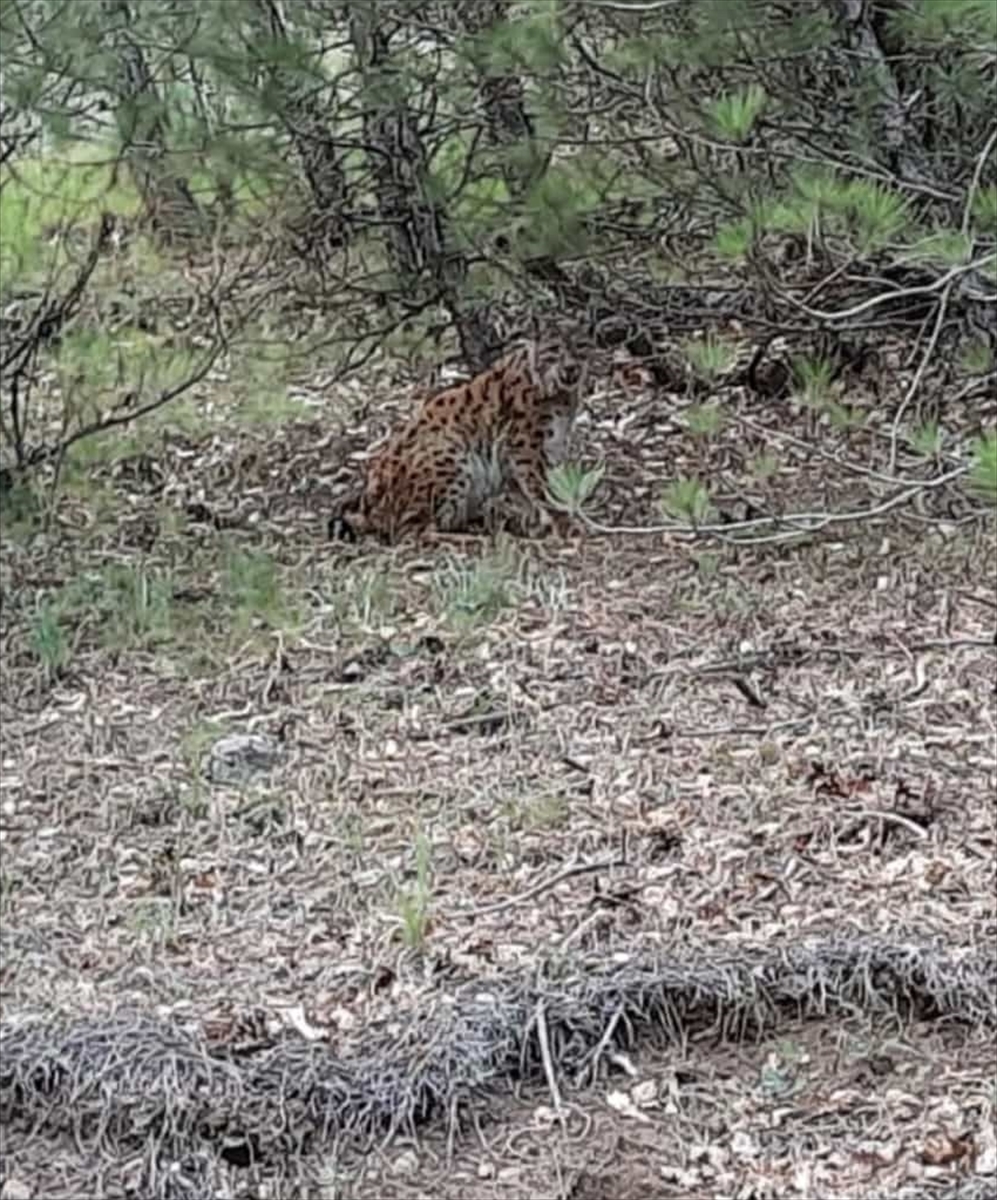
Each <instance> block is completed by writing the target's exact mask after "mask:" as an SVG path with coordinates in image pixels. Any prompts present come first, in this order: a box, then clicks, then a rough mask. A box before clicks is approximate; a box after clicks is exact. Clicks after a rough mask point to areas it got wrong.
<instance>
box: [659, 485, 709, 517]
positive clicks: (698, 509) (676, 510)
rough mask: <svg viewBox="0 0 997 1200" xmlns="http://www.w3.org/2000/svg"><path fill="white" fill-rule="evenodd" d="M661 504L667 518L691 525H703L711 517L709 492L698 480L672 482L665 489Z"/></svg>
mask: <svg viewBox="0 0 997 1200" xmlns="http://www.w3.org/2000/svg"><path fill="white" fill-rule="evenodd" d="M661 504H662V508H663V509H664V511H665V513H666V514H667V515H668V516H670V517H676V518H678V519H679V520H683V521H689V522H690V523H691V524H693V525H702V524H705V523H706V522H707V521H709V520H710V518H711V517H712V516H713V505H712V503H711V501H710V493H709V490H708V489H707V488H706V487H705V486H704V485H703V484H702V483H701V482H700V481H699V480H698V479H687V478H680V479H676V480H673V481H672V483H670V484H669V485H668V487H667V488H666V489H665V493H664V495H663V496H662V499H661Z"/></svg>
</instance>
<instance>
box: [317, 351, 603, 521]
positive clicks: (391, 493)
mask: <svg viewBox="0 0 997 1200" xmlns="http://www.w3.org/2000/svg"><path fill="white" fill-rule="evenodd" d="M587 379H588V372H587V369H586V366H585V364H584V362H583V361H581V360H580V359H579V357H578V356H576V355H575V354H574V352H573V351H572V350H571V349H569V347H568V346H567V344H566V343H565V342H564V341H562V340H560V339H558V340H551V341H538V340H533V341H528V342H523V343H520V344H518V345H517V346H515V347H514V348H513V349H511V350H509V351H508V352H506V353H505V354H503V355H502V357H501V358H499V359H498V360H497V361H496V362H494V363H493V364H492V365H491V366H490V367H489V368H488V369H487V370H486V371H483V372H482V373H481V374H480V375H476V376H475V377H474V378H473V379H471V380H469V381H468V382H466V383H461V384H457V385H455V386H454V387H449V388H447V389H446V390H444V391H442V392H438V393H436V394H435V395H433V396H430V397H428V398H427V399H426V400H424V401H423V402H422V404H421V405H420V407H419V409H418V411H417V412H416V413H415V414H414V415H413V416H412V417H410V418H409V419H408V420H407V421H404V422H403V423H402V424H400V425H399V426H398V427H397V428H396V429H395V430H394V431H393V432H391V433H390V434H389V436H388V437H387V439H386V440H385V441H384V442H383V443H382V444H381V445H380V446H379V447H377V448H376V449H375V450H374V451H373V453H372V454H371V457H370V458H369V459H368V460H367V463H366V464H365V471H364V478H363V483H362V486H361V487H360V489H359V492H358V493H357V495H355V496H354V497H353V498H352V501H348V502H347V504H346V505H345V506H344V508H343V510H342V512H341V514H340V517H339V518H338V520H336V519H334V524H335V525H336V526H338V529H339V531H340V533H342V534H345V535H346V536H351V535H357V534H365V533H372V534H375V535H376V536H378V537H380V538H381V539H382V540H386V541H395V540H397V539H398V538H399V537H401V536H402V535H404V534H405V533H407V532H410V531H414V530H424V531H432V530H435V531H438V532H441V533H456V532H463V531H466V530H467V528H468V527H469V526H470V525H472V524H474V523H475V522H476V521H479V520H481V519H484V520H485V521H486V522H489V523H491V522H493V521H494V520H495V518H496V516H497V511H498V503H499V501H500V500H502V499H504V498H506V497H508V496H509V495H510V493H511V494H512V496H513V497H514V498H515V500H516V502H517V506H518V507H519V509H520V511H522V508H523V506H524V505H525V508H526V514H527V517H528V518H532V519H534V520H536V521H538V522H539V523H540V524H541V525H543V526H549V524H550V523H551V522H550V517H549V514H548V513H547V512H546V509H545V506H544V497H545V494H546V483H547V472H548V470H549V469H550V468H551V467H552V466H555V465H557V464H558V463H559V462H562V461H563V459H564V458H565V456H566V454H567V451H568V449H569V446H570V441H571V434H572V430H573V427H574V423H575V418H576V416H577V414H578V408H579V405H580V401H581V397H582V395H583V392H584V389H585V386H586V384H587Z"/></svg>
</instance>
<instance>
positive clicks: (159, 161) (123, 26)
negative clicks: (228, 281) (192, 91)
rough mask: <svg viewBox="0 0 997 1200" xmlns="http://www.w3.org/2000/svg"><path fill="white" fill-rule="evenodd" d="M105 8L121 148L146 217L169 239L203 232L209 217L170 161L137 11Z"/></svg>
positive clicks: (119, 5) (117, 2)
mask: <svg viewBox="0 0 997 1200" xmlns="http://www.w3.org/2000/svg"><path fill="white" fill-rule="evenodd" d="M105 10H106V11H107V14H108V16H109V17H110V18H111V23H112V30H113V31H114V32H113V33H112V37H113V40H114V43H115V46H116V49H117V52H118V55H119V61H120V76H119V84H118V89H119V90H118V102H117V123H118V130H119V132H120V134H121V140H122V145H123V150H122V152H123V155H124V157H125V161H126V162H127V164H128V168H129V170H130V171H131V174H132V177H133V179H134V180H135V186H136V187H137V188H138V190H139V194H140V195H141V197H142V202H143V204H144V206H145V212H146V217H147V219H148V220H149V223H150V225H151V227H152V228H153V230H154V231H155V232H156V233H157V234H158V235H159V236H160V237H162V238H164V239H165V240H166V241H172V240H173V239H175V238H181V239H183V238H190V237H199V236H202V235H203V234H205V233H206V232H207V231H208V221H207V219H206V217H205V214H204V212H203V211H202V209H201V207H200V205H199V204H198V203H197V201H196V200H195V199H194V196H193V194H192V193H191V190H190V187H189V186H188V184H187V180H186V179H184V178H183V176H182V175H178V174H177V173H176V172H175V171H174V170H173V169H172V167H171V164H170V159H169V150H168V146H167V140H166V121H165V119H164V116H163V113H164V108H163V105H162V103H161V101H160V98H159V95H158V93H157V91H156V86H155V83H154V81H153V79H152V76H151V74H150V72H149V68H148V66H147V64H146V60H145V55H144V54H143V53H142V48H141V46H140V45H139V44H138V42H136V41H135V39H134V38H133V37H132V34H131V32H130V29H131V27H132V26H133V25H134V14H133V13H132V12H131V9H130V6H129V4H128V0H105ZM115 27H116V28H115Z"/></svg>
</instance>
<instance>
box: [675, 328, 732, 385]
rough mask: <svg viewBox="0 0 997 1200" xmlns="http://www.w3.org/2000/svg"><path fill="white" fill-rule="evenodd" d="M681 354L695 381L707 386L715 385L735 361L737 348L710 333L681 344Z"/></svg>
mask: <svg viewBox="0 0 997 1200" xmlns="http://www.w3.org/2000/svg"><path fill="white" fill-rule="evenodd" d="M682 353H683V354H684V355H685V358H686V361H687V362H688V363H689V366H690V367H691V368H692V370H693V373H694V374H695V376H696V377H697V379H700V380H701V381H702V382H703V383H707V384H711V383H715V382H716V381H717V380H718V379H719V378H720V377H721V376H722V375H723V374H724V373H725V372H727V371H729V370H730V368H731V367H732V366H733V365H734V362H735V361H736V359H737V347H736V346H733V345H731V344H729V343H728V342H724V341H721V340H720V339H719V338H718V337H716V336H714V335H713V334H712V333H708V334H707V335H706V337H704V338H691V339H688V340H687V341H685V342H683V343H682Z"/></svg>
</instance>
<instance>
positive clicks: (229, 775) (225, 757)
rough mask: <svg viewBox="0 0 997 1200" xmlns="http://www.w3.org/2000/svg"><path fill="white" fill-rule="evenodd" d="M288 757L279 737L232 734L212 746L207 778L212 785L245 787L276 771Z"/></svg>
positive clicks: (206, 764) (207, 764)
mask: <svg viewBox="0 0 997 1200" xmlns="http://www.w3.org/2000/svg"><path fill="white" fill-rule="evenodd" d="M283 757H284V747H283V746H282V745H281V743H280V742H278V741H277V739H276V738H273V737H270V736H269V735H268V734H262V733H231V734H227V735H226V736H225V737H223V738H220V739H219V740H218V741H217V742H215V744H214V745H213V746H212V747H211V750H210V752H209V753H208V755H207V757H206V758H205V760H204V775H205V777H206V778H207V779H209V780H210V781H211V782H212V783H221V784H228V785H230V786H231V785H241V784H246V783H249V782H250V781H251V780H252V779H253V778H254V777H256V776H257V775H263V774H266V773H267V772H269V771H272V770H273V768H274V767H275V766H277V764H278V763H279V762H280V761H281V759H282V758H283Z"/></svg>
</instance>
